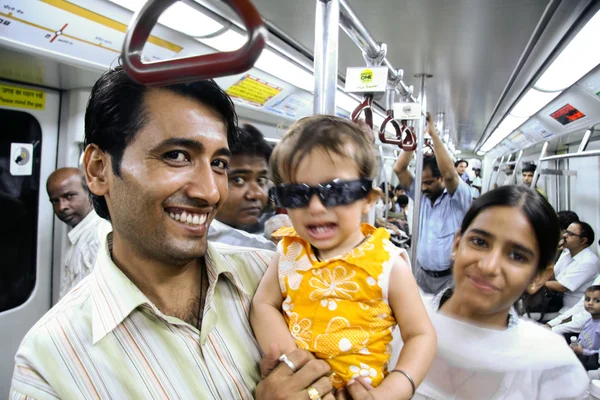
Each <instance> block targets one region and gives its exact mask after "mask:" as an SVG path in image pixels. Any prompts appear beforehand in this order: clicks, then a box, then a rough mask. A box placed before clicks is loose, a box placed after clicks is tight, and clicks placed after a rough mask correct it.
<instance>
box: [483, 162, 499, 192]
mask: <svg viewBox="0 0 600 400" xmlns="http://www.w3.org/2000/svg"><path fill="white" fill-rule="evenodd" d="M502 159H504V156H503V157H502ZM496 161H498V157H496V158H494V160H493V161H492V164H491V167H492V170H491V171H490V176H488V179H487V184H486V185H485V186H484V187H482V188H481V194H484V193H485V192H487V191H489V190H490V185H491V184H492V178H493V176H494V168H496V167H494V164H496ZM500 162H502V161H500ZM482 167H483V165H482Z"/></svg>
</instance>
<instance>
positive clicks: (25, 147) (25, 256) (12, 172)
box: [0, 109, 42, 312]
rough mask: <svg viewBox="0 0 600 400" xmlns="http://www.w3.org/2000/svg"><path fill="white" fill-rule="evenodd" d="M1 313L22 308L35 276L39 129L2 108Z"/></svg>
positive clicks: (30, 119)
mask: <svg viewBox="0 0 600 400" xmlns="http://www.w3.org/2000/svg"><path fill="white" fill-rule="evenodd" d="M0 125H1V127H2V128H1V129H0V132H2V133H1V134H0V221H1V222H0V224H1V226H2V228H1V229H0V312H2V311H6V310H10V309H12V308H15V307H18V306H20V305H21V304H23V303H24V302H25V301H26V300H27V299H28V298H29V296H30V295H31V292H32V291H33V288H34V286H35V277H36V268H35V267H36V249H37V219H38V205H39V204H38V202H39V195H40V161H41V160H40V149H41V141H42V130H41V128H40V124H39V123H38V122H37V120H36V119H35V118H34V117H33V116H31V115H30V114H28V113H25V112H20V111H13V110H6V109H0Z"/></svg>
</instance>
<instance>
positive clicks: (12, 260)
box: [0, 81, 60, 398]
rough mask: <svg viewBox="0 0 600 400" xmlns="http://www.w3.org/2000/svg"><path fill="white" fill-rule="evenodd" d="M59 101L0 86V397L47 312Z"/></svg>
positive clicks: (32, 90)
mask: <svg viewBox="0 0 600 400" xmlns="http://www.w3.org/2000/svg"><path fill="white" fill-rule="evenodd" d="M59 105H60V93H59V92H56V91H53V90H48V89H41V88H36V87H32V86H28V85H21V84H15V83H9V82H4V81H0V221H1V223H0V224H1V226H2V228H1V229H0V343H1V344H0V397H2V398H4V396H7V395H8V392H9V388H10V380H11V377H12V373H13V368H14V356H15V353H16V351H17V348H18V346H19V343H20V342H21V340H22V339H23V337H24V336H25V334H26V333H27V331H28V330H29V329H30V328H31V327H32V326H33V324H35V322H37V321H38V320H39V319H40V317H41V316H42V315H44V313H45V312H46V311H48V309H49V308H50V304H51V276H52V229H48V227H52V224H53V220H54V218H53V213H52V207H51V206H50V202H49V201H48V196H47V195H46V189H45V182H46V179H47V177H48V175H49V174H50V173H51V172H52V171H53V170H54V167H55V165H56V155H57V140H58V122H59Z"/></svg>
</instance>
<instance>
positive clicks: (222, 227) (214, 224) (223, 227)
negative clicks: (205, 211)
mask: <svg viewBox="0 0 600 400" xmlns="http://www.w3.org/2000/svg"><path fill="white" fill-rule="evenodd" d="M210 228H211V229H214V230H215V231H217V232H223V231H227V230H230V229H235V228H234V227H233V226H230V225H227V224H225V223H223V222H221V221H219V220H217V219H216V218H215V219H213V220H212V221H211V223H210Z"/></svg>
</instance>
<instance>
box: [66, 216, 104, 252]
mask: <svg viewBox="0 0 600 400" xmlns="http://www.w3.org/2000/svg"><path fill="white" fill-rule="evenodd" d="M98 218H100V217H99V216H98V214H96V211H94V210H92V211H90V212H89V213H88V215H86V216H85V218H84V219H82V220H81V221H80V222H79V223H78V224H77V225H76V226H75V228H73V229H71V231H70V232H69V233H68V236H69V241H70V242H71V244H75V243H77V241H78V240H79V238H80V237H81V236H82V235H83V234H85V233H86V232H87V231H89V230H90V229H91V227H92V225H93V224H95V223H96V221H97V219H98Z"/></svg>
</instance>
